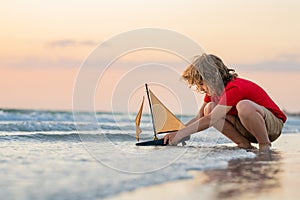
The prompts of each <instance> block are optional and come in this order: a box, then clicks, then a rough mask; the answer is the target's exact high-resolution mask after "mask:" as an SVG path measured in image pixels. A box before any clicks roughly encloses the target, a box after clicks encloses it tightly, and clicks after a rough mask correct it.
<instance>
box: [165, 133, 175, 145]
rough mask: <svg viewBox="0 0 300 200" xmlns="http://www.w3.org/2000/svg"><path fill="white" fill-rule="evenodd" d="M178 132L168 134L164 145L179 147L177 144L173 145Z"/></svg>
mask: <svg viewBox="0 0 300 200" xmlns="http://www.w3.org/2000/svg"><path fill="white" fill-rule="evenodd" d="M176 134H177V131H174V132H171V133H168V134H167V135H165V136H164V144H170V145H177V143H173V142H172V141H173V139H174V137H175V136H176Z"/></svg>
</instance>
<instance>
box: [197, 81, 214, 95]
mask: <svg viewBox="0 0 300 200" xmlns="http://www.w3.org/2000/svg"><path fill="white" fill-rule="evenodd" d="M197 89H198V91H200V93H202V94H203V93H205V94H208V95H211V94H210V90H209V88H208V87H207V85H206V83H205V81H202V82H201V83H199V84H197Z"/></svg>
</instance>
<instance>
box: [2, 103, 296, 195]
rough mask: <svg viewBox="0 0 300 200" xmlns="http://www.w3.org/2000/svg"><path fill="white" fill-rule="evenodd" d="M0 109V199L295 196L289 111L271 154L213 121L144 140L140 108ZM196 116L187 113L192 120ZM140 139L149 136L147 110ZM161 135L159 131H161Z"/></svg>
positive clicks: (293, 125)
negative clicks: (177, 136) (175, 140)
mask: <svg viewBox="0 0 300 200" xmlns="http://www.w3.org/2000/svg"><path fill="white" fill-rule="evenodd" d="M91 116H95V115H94V114H93V113H92V115H91V114H90V113H85V112H82V113H78V115H77V118H76V122H74V118H73V113H72V112H67V111H66V112H65V111H47V110H14V109H3V110H0V145H1V147H2V149H1V151H0V177H1V179H0V199H7V200H14V199H22V200H31V199H49V200H52V199H72V200H76V199H78V200H81V199H92V200H94V199H109V200H112V199H121V200H122V199H199V198H200V199H229V198H230V199H266V198H268V199H282V198H288V199H295V198H297V197H298V196H299V195H298V193H297V185H298V184H299V178H300V175H299V172H298V171H297V170H298V169H299V168H300V148H299V147H300V134H299V133H300V119H299V117H289V118H288V121H287V122H286V124H285V127H284V130H283V133H282V135H281V136H280V137H279V139H278V140H277V141H275V142H274V144H273V147H272V154H271V156H268V155H265V154H258V151H257V150H252V151H246V150H243V149H239V148H237V147H236V145H235V144H233V143H232V142H231V141H230V140H228V139H227V138H225V137H224V136H222V134H220V133H219V132H218V131H216V130H214V129H208V130H206V131H202V132H201V133H197V134H193V135H192V137H191V139H190V140H189V141H188V142H187V145H186V146H181V145H178V146H177V147H175V146H165V147H139V146H136V145H135V143H136V139H135V124H134V117H135V115H132V116H131V115H129V116H128V115H127V114H126V113H108V112H99V113H96V116H95V117H96V119H95V120H97V122H99V123H95V121H93V120H91ZM190 117H191V116H184V117H183V121H188V119H190ZM143 120H144V123H143V126H142V129H143V133H142V134H141V135H140V136H141V138H140V139H141V141H147V140H151V139H152V137H153V136H152V133H153V132H152V126H151V119H150V115H146V116H145V117H144V118H143ZM159 137H161V136H159Z"/></svg>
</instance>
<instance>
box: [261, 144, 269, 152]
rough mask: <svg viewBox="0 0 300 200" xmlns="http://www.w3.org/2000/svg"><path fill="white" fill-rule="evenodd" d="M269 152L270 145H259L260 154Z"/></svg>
mask: <svg viewBox="0 0 300 200" xmlns="http://www.w3.org/2000/svg"><path fill="white" fill-rule="evenodd" d="M270 151H271V145H269V144H264V145H259V152H260V153H270Z"/></svg>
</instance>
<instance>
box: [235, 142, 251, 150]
mask: <svg viewBox="0 0 300 200" xmlns="http://www.w3.org/2000/svg"><path fill="white" fill-rule="evenodd" d="M238 147H239V148H242V149H253V148H255V147H253V146H252V145H251V144H250V143H246V144H243V143H240V144H238Z"/></svg>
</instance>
